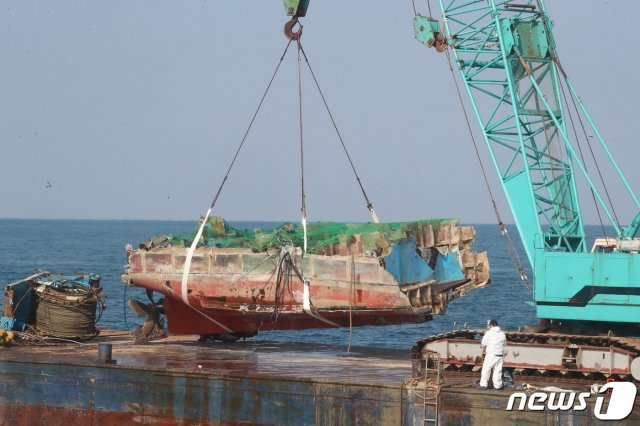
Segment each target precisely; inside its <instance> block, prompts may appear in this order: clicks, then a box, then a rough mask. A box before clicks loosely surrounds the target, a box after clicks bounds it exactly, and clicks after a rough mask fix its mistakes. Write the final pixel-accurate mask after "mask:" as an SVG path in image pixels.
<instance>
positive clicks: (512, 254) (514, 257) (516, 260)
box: [445, 49, 533, 293]
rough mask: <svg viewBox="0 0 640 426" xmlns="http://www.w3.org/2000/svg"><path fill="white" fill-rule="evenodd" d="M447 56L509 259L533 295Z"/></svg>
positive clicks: (446, 50) (448, 55)
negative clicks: (499, 206)
mask: <svg viewBox="0 0 640 426" xmlns="http://www.w3.org/2000/svg"><path fill="white" fill-rule="evenodd" d="M445 54H446V55H447V61H448V63H449V71H451V77H452V78H453V84H454V86H455V88H456V91H457V92H458V100H459V101H460V107H461V108H462V113H463V114H464V119H465V121H466V123H467V129H468V130H469V136H470V137H471V142H472V143H473V149H474V151H475V153H476V157H477V159H478V163H479V165H480V170H481V171H482V176H483V178H484V183H485V185H486V187H487V191H488V192H489V196H490V197H491V203H492V204H493V211H494V212H495V215H496V218H497V219H498V227H499V228H500V233H501V234H502V235H503V236H504V237H505V240H506V242H507V249H508V251H509V258H510V259H511V262H512V263H513V266H514V267H515V268H516V269H517V270H518V273H519V274H520V279H521V280H522V282H523V283H524V285H525V286H526V287H527V290H529V293H533V289H532V288H531V285H530V283H529V278H528V277H527V274H526V273H525V270H524V266H523V265H522V261H521V260H520V255H519V254H518V251H517V249H516V247H515V244H514V243H513V240H512V239H511V236H510V235H509V233H508V232H507V228H506V226H505V225H504V222H502V218H501V216H500V211H499V210H498V205H497V203H496V200H495V197H494V196H493V191H492V190H491V184H490V183H489V178H488V177H487V172H486V170H485V168H484V163H483V162H482V158H481V157H480V151H479V150H478V143H477V142H476V138H475V136H474V134H473V130H472V128H471V121H470V119H469V114H468V113H467V108H466V107H465V105H464V100H463V99H462V92H461V91H460V87H459V86H458V79H457V78H456V73H455V71H454V70H453V64H452V62H451V55H450V54H449V50H448V49H445Z"/></svg>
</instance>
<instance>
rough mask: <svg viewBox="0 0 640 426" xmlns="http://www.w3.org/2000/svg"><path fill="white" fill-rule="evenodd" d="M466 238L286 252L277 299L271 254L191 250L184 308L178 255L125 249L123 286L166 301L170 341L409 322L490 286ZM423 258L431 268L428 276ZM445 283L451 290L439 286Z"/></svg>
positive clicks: (482, 258) (422, 236)
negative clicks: (365, 249)
mask: <svg viewBox="0 0 640 426" xmlns="http://www.w3.org/2000/svg"><path fill="white" fill-rule="evenodd" d="M474 232H475V231H474V230H473V228H472V227H457V226H456V225H454V224H447V225H446V226H444V225H443V226H440V227H437V228H436V229H433V228H432V227H431V226H426V227H419V228H418V229H417V230H416V231H415V235H412V236H411V237H410V238H407V239H405V240H402V241H396V242H394V243H393V244H392V245H389V244H388V243H387V246H386V249H385V251H383V252H382V253H377V254H376V253H373V252H370V253H366V254H365V253H360V251H358V252H357V253H354V252H353V248H355V247H359V244H358V240H359V238H360V237H362V235H355V236H354V237H353V241H352V244H350V245H347V243H346V242H342V243H338V244H334V245H328V246H327V247H328V248H331V252H332V254H330V255H327V254H306V255H304V256H303V255H302V251H301V249H299V248H298V249H293V248H292V250H291V255H290V258H291V264H292V265H293V266H292V268H293V269H295V270H296V272H292V271H290V275H288V276H289V277H290V281H289V282H288V283H287V284H286V285H285V286H284V287H281V288H280V291H279V292H277V291H276V286H277V284H276V281H277V279H276V277H277V276H278V271H281V270H282V269H278V265H279V264H281V263H280V260H281V259H280V255H281V253H279V252H278V251H277V250H276V249H270V250H269V251H268V252H258V253H254V252H252V251H251V249H247V248H221V247H199V248H198V249H197V250H196V251H195V252H194V255H193V257H192V262H191V268H190V271H189V280H188V284H187V286H186V299H187V300H188V302H189V305H190V306H187V305H186V304H184V299H183V298H182V291H183V289H182V273H183V269H184V262H185V258H186V248H185V247H180V246H169V247H153V248H151V249H148V248H146V246H145V247H143V248H140V249H138V250H133V249H132V248H131V249H130V250H129V251H128V266H127V271H126V274H125V275H124V276H123V280H124V281H126V282H128V283H129V284H132V285H135V286H139V287H144V288H146V289H149V290H153V291H156V292H160V293H163V294H164V295H165V296H166V297H165V304H164V306H163V308H164V311H165V312H166V314H167V318H168V327H169V330H170V331H171V332H172V333H176V334H193V333H198V334H215V333H226V332H229V330H231V332H235V333H246V332H249V333H253V332H259V331H262V330H266V329H296V328H298V329H299V328H316V327H327V326H328V324H331V323H333V324H338V325H340V326H346V325H348V324H351V325H353V326H363V325H383V324H402V323H416V322H422V321H427V320H430V319H431V316H432V314H436V315H440V314H443V313H444V311H445V309H446V307H447V304H448V303H449V301H451V300H453V299H455V298H457V297H460V296H462V295H464V294H465V293H467V292H468V291H471V290H472V289H474V288H478V287H482V286H484V285H485V284H486V283H487V282H488V281H489V264H488V261H487V257H486V253H474V252H472V251H471V250H470V248H471V244H472V242H473V237H474ZM363 235H365V236H367V235H368V234H363ZM376 235H377V236H378V237H380V234H376ZM356 237H357V238H356ZM369 237H370V235H369ZM354 241H355V242H354ZM394 241H395V240H394ZM418 250H421V253H424V254H422V255H420V254H418ZM349 253H351V254H349ZM423 257H425V258H429V259H431V260H432V261H433V265H432V267H430V266H429V264H427V263H426V261H425V260H424V259H423ZM286 265H288V264H286ZM286 265H285V266H286ZM434 269H435V271H434ZM416 271H418V273H416ZM298 272H299V273H300V276H303V277H304V280H305V281H306V282H308V285H309V287H308V288H309V302H310V303H309V305H310V306H311V307H312V309H313V311H314V312H313V313H314V315H309V312H307V311H305V310H304V309H303V307H304V294H305V293H304V288H305V285H304V284H303V282H302V279H301V278H300V276H298ZM432 277H439V278H441V279H442V281H441V282H437V281H434V280H432V279H431V278H432ZM444 281H446V282H444ZM448 283H454V284H455V285H452V286H446V287H441V286H440V284H448ZM407 284H411V285H413V284H420V285H419V286H418V287H407V286H406V285H407ZM276 293H277V294H278V295H279V297H278V299H277V301H276ZM181 304H182V306H181ZM276 308H277V310H278V315H277V317H276V316H275V315H274V311H275V310H276ZM203 314H204V315H203ZM318 316H320V317H321V318H322V319H318ZM275 318H277V321H274V319H275ZM211 319H214V320H215V321H212V320H211ZM327 321H329V323H328V322H327ZM261 325H262V326H263V327H261Z"/></svg>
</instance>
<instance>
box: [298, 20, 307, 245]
mask: <svg viewBox="0 0 640 426" xmlns="http://www.w3.org/2000/svg"><path fill="white" fill-rule="evenodd" d="M300 33H302V25H300ZM296 43H297V45H298V110H299V120H300V190H301V191H300V192H301V205H300V219H301V222H302V235H303V246H304V247H303V248H304V251H303V253H306V252H307V201H306V195H305V192H304V137H303V127H302V121H303V120H302V118H303V115H302V57H301V55H300V51H301V50H302V46H301V45H300V38H298V39H297V40H296Z"/></svg>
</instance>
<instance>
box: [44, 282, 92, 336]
mask: <svg viewBox="0 0 640 426" xmlns="http://www.w3.org/2000/svg"><path fill="white" fill-rule="evenodd" d="M100 290H101V289H100V288H93V287H91V288H82V287H74V288H71V289H68V288H66V289H62V290H56V289H53V288H50V287H46V288H44V289H42V291H37V292H38V296H39V298H38V307H37V308H36V326H35V328H36V330H37V331H38V332H39V333H41V334H43V335H45V336H51V337H59V338H64V339H76V340H87V339H91V338H92V337H95V336H97V335H98V334H99V331H98V330H97V329H96V326H95V324H96V322H97V319H96V310H97V307H98V304H100V306H102V301H101V300H100V297H99V294H98V293H99V292H100Z"/></svg>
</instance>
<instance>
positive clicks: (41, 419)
mask: <svg viewBox="0 0 640 426" xmlns="http://www.w3.org/2000/svg"><path fill="white" fill-rule="evenodd" d="M104 342H110V343H112V344H113V358H114V359H115V360H116V363H115V364H106V363H102V362H100V361H99V359H98V343H104ZM410 377H411V361H410V354H409V348H407V350H390V349H371V348H355V349H353V350H352V353H351V354H346V353H345V348H344V347H339V346H329V345H316V344H293V343H278V342H266V341H260V342H249V341H247V342H246V343H235V344H221V343H207V344H203V343H199V342H197V341H196V339H195V338H191V337H184V336H181V337H180V338H175V337H174V338H168V339H165V340H162V341H157V342H153V343H151V344H148V345H133V344H131V338H130V337H129V335H128V334H126V333H122V332H120V333H119V332H108V333H103V335H102V336H101V337H100V338H99V339H96V340H95V341H92V342H91V343H89V344H87V345H71V344H69V345H61V346H48V347H33V346H30V347H29V346H13V347H9V348H4V349H0V419H2V420H1V421H0V424H12V425H15V424H29V425H31V424H47V425H65V426H68V425H71V424H132V423H134V424H135V423H145V424H149V423H153V424H239V423H244V424H292V425H302V424H344V425H348V424H385V425H386V424H391V425H393V424H396V425H399V424H405V425H410V424H423V418H424V415H425V414H424V413H425V408H424V401H423V398H422V396H421V395H422V394H423V388H422V387H421V384H420V383H418V382H416V381H415V379H410ZM476 380H477V378H476V377H474V376H473V375H471V376H468V377H451V378H445V385H444V386H443V387H442V388H441V393H440V400H439V418H440V424H456V425H458V424H513V423H514V422H515V423H516V424H517V423H523V424H524V423H527V424H547V423H548V422H549V421H552V420H555V421H559V422H560V423H562V424H565V423H566V424H594V423H593V417H592V414H591V412H590V409H587V410H584V411H570V412H566V413H560V412H547V411H545V412H535V413H534V412H526V413H524V412H517V411H516V412H513V411H506V405H507V401H508V399H509V396H510V394H511V393H512V392H513V391H514V390H502V391H481V390H478V389H476V387H475V381H476ZM563 386H564V387H566V385H563ZM429 410H432V407H428V409H427V411H428V413H430V411H429ZM637 411H639V410H638V409H637V404H636V412H634V413H633V414H632V416H631V417H630V418H629V419H628V421H629V422H631V423H629V424H632V423H633V422H637V421H638V419H639V416H638V414H637ZM572 419H573V420H572ZM571 422H573V423H571Z"/></svg>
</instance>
